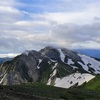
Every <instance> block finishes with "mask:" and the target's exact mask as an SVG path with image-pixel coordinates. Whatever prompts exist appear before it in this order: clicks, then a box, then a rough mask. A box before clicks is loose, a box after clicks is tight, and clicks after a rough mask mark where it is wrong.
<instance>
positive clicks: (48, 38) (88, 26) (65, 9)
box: [0, 0, 100, 53]
mask: <svg viewBox="0 0 100 100" xmlns="http://www.w3.org/2000/svg"><path fill="white" fill-rule="evenodd" d="M99 5H100V1H99V0H84V1H82V0H48V2H47V1H46V0H34V1H29V0H3V1H1V3H0V26H1V27H0V53H12V52H13V53H20V52H23V51H24V50H27V49H37V50H39V49H41V48H43V47H44V46H48V45H49V46H60V47H65V48H71V49H77V48H78V49H79V48H88V49H91V48H92V49H100V13H99V12H100V7H99Z"/></svg>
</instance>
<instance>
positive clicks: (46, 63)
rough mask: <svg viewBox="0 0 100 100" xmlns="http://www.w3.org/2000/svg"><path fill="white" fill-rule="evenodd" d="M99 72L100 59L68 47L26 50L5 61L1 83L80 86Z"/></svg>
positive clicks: (0, 78) (0, 66) (1, 69)
mask: <svg viewBox="0 0 100 100" xmlns="http://www.w3.org/2000/svg"><path fill="white" fill-rule="evenodd" d="M99 74H100V60H99V59H96V58H93V57H90V56H87V55H85V54H82V53H79V52H76V51H72V50H69V49H66V48H55V47H51V46H48V47H45V48H43V49H41V50H40V51H35V50H29V51H28V50H26V51H25V52H23V53H22V54H20V55H18V56H16V57H15V58H12V59H11V60H7V61H5V62H2V63H1V65H0V84H2V85H15V84H22V83H28V82H32V83H35V82H38V83H43V84H47V85H52V86H56V87H62V88H72V87H77V86H80V85H82V84H85V83H87V82H89V81H90V80H92V79H94V78H95V77H96V76H97V75H99Z"/></svg>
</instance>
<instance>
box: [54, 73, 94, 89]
mask: <svg viewBox="0 0 100 100" xmlns="http://www.w3.org/2000/svg"><path fill="white" fill-rule="evenodd" d="M94 77H95V76H93V75H91V74H88V73H84V74H81V73H74V74H71V75H68V76H66V77H63V78H56V80H55V85H54V86H56V87H62V88H70V87H71V86H73V85H75V84H77V85H78V86H80V85H82V84H83V83H84V82H88V81H90V80H91V79H93V78H94Z"/></svg>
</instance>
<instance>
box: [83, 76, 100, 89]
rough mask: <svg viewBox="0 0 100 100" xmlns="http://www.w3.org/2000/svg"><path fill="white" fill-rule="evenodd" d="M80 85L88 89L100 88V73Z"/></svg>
mask: <svg viewBox="0 0 100 100" xmlns="http://www.w3.org/2000/svg"><path fill="white" fill-rule="evenodd" d="M82 87H83V88H85V89H90V90H100V75H97V76H96V77H95V78H93V79H92V80H91V81H89V82H88V83H85V84H84V85H83V86H82Z"/></svg>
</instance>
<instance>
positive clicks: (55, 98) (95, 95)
mask: <svg viewBox="0 0 100 100" xmlns="http://www.w3.org/2000/svg"><path fill="white" fill-rule="evenodd" d="M99 98H100V91H94V90H86V89H80V88H74V89H68V90H67V89H63V88H57V87H53V86H46V85H44V84H39V83H28V84H22V85H16V86H0V100H99Z"/></svg>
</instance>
